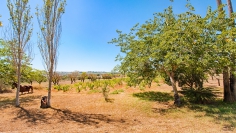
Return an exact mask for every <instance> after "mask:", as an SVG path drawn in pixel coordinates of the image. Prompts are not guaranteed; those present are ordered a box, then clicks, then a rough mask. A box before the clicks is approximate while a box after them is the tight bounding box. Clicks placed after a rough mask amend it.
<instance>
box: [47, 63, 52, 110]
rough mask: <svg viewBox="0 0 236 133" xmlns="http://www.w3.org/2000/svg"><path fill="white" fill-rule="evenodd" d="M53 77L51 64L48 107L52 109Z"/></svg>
mask: <svg viewBox="0 0 236 133" xmlns="http://www.w3.org/2000/svg"><path fill="white" fill-rule="evenodd" d="M52 76H53V65H52V64H51V68H50V70H49V81H48V82H49V84H48V103H47V104H48V107H51V95H52V94H51V93H52Z"/></svg>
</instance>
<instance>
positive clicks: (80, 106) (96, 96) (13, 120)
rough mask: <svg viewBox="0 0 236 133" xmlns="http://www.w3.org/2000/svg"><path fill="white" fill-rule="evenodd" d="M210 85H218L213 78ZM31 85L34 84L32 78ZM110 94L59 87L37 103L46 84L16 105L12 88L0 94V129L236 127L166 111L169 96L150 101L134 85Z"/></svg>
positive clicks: (113, 131)
mask: <svg viewBox="0 0 236 133" xmlns="http://www.w3.org/2000/svg"><path fill="white" fill-rule="evenodd" d="M207 85H209V86H217V83H216V80H214V81H209V83H208V84H207ZM34 86H37V85H36V84H34ZM116 88H120V89H121V88H122V89H124V90H125V91H124V92H122V93H120V94H116V95H112V94H110V95H109V96H110V98H111V99H114V102H112V103H110V102H105V100H104V98H103V96H102V94H101V93H89V94H88V92H86V91H82V92H80V93H77V92H76V91H75V90H73V89H72V90H70V91H68V92H62V91H57V90H53V92H52V101H51V105H52V108H47V109H41V108H40V100H41V97H42V96H44V95H47V90H46V89H42V90H34V93H33V94H27V93H26V94H23V95H21V96H20V103H21V105H20V107H19V108H16V107H15V106H14V103H15V101H14V98H15V91H14V92H13V93H4V94H0V114H1V118H0V132H11V133H18V132H21V133H22V132H23V133H28V132H29V133H31V132H33V133H35V132H38V133H41V132H42V133H47V132H48V133H51V132H56V133H60V132H61V133H64V132H70V133H76V132H79V133H85V132H86V133H127V132H130V133H157V132H160V133H166V132H181V133H191V132H234V131H233V130H231V131H226V130H224V127H222V125H221V124H219V123H217V122H215V121H214V120H213V119H211V118H208V117H206V118H202V117H197V116H199V115H204V114H202V113H198V112H196V113H191V114H190V115H188V111H189V110H186V111H185V112H178V113H172V114H171V115H169V113H165V110H166V109H168V108H174V107H173V102H165V103H161V102H150V101H144V100H140V99H138V98H135V97H133V96H132V94H133V93H134V92H140V90H138V89H137V88H136V89H135V88H129V89H125V87H123V86H117V87H116ZM150 90H154V91H161V92H171V87H170V86H168V85H166V84H160V86H157V85H155V86H152V87H151V88H150V89H147V90H146V91H150Z"/></svg>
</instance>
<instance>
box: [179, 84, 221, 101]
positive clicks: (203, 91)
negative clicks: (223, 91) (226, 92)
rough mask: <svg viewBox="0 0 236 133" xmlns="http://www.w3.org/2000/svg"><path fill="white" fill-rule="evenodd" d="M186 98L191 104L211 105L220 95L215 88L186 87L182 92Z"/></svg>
mask: <svg viewBox="0 0 236 133" xmlns="http://www.w3.org/2000/svg"><path fill="white" fill-rule="evenodd" d="M180 93H182V94H183V95H184V96H185V98H186V99H187V100H188V101H189V102H190V103H198V104H199V103H200V104H206V103H209V102H211V101H213V100H215V98H216V97H217V93H219V92H218V91H217V90H213V88H209V87H208V88H188V87H184V88H182V91H180Z"/></svg>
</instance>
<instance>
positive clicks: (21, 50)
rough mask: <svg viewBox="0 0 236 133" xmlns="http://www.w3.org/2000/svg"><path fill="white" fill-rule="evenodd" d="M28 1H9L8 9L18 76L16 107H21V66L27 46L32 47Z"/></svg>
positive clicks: (11, 51) (11, 50) (11, 44)
mask: <svg viewBox="0 0 236 133" xmlns="http://www.w3.org/2000/svg"><path fill="white" fill-rule="evenodd" d="M28 2H29V1H28V0H8V1H7V7H8V9H9V12H10V22H11V25H12V31H13V32H12V34H13V35H12V38H10V39H11V40H9V41H8V43H9V45H10V53H11V56H12V59H13V63H14V65H15V66H16V70H17V71H16V74H17V83H18V86H17V91H16V106H20V101H19V91H20V83H21V65H22V59H23V56H24V55H25V51H26V48H27V45H30V43H29V41H30V37H31V35H32V30H33V29H32V28H31V19H32V16H31V15H30V6H29V5H28Z"/></svg>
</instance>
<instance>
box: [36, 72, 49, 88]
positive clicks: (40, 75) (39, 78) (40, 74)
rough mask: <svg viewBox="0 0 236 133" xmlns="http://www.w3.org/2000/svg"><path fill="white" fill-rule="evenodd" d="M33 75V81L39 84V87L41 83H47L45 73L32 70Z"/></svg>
mask: <svg viewBox="0 0 236 133" xmlns="http://www.w3.org/2000/svg"><path fill="white" fill-rule="evenodd" d="M33 73H34V74H33V75H34V80H35V81H36V82H38V83H39V85H40V84H41V83H42V82H46V81H47V77H46V75H47V73H46V72H45V71H42V70H34V71H33Z"/></svg>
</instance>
